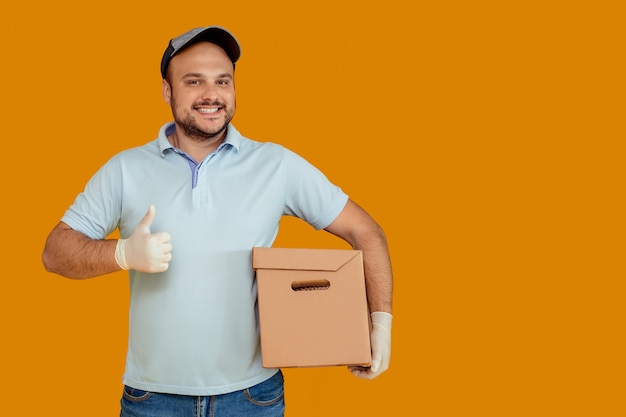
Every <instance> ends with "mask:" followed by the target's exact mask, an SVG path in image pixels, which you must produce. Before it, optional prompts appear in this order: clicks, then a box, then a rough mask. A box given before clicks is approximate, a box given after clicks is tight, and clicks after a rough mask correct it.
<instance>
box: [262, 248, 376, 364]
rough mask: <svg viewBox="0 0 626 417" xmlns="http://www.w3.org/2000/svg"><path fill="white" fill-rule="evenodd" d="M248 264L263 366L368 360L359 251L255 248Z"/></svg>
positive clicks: (366, 328) (368, 335)
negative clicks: (255, 291)
mask: <svg viewBox="0 0 626 417" xmlns="http://www.w3.org/2000/svg"><path fill="white" fill-rule="evenodd" d="M252 267H253V268H254V269H255V270H256V277H257V287H258V307H259V321H260V331H261V350H262V356H263V366H264V367H266V368H283V367H313V366H336V365H359V366H369V365H370V364H371V349H370V323H369V311H368V306H367V296H366V292H365V276H364V272H363V255H362V253H361V251H358V250H342V249H297V248H261V247H255V248H253V250H252Z"/></svg>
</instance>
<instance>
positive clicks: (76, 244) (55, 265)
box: [42, 222, 122, 279]
mask: <svg viewBox="0 0 626 417" xmlns="http://www.w3.org/2000/svg"><path fill="white" fill-rule="evenodd" d="M116 245H117V239H103V240H97V239H91V238H89V237H87V236H85V235H84V234H82V233H81V232H78V231H76V230H74V229H72V228H71V227H70V226H68V225H67V224H66V223H64V222H59V224H57V225H56V227H55V228H54V229H52V231H51V232H50V234H49V235H48V239H47V240H46V245H45V247H44V250H43V254H42V261H43V264H44V266H45V268H46V270H47V271H48V272H53V273H55V274H59V275H62V276H64V277H67V278H73V279H83V278H93V277H96V276H99V275H104V274H109V273H112V272H116V271H120V270H121V269H122V268H121V267H120V266H119V265H118V263H117V262H116V260H115V247H116Z"/></svg>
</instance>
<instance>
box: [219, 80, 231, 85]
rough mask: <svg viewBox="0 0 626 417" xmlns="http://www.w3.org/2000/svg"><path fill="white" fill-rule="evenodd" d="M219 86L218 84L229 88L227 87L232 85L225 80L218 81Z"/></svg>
mask: <svg viewBox="0 0 626 417" xmlns="http://www.w3.org/2000/svg"><path fill="white" fill-rule="evenodd" d="M217 84H218V85H222V86H227V85H230V80H226V79H224V80H218V81H217Z"/></svg>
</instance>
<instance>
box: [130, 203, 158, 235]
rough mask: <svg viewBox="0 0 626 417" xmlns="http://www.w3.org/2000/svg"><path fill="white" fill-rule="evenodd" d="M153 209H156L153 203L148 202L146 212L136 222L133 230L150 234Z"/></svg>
mask: <svg viewBox="0 0 626 417" xmlns="http://www.w3.org/2000/svg"><path fill="white" fill-rule="evenodd" d="M155 211H156V209H155V208H154V204H150V207H148V212H147V213H146V215H145V216H143V219H141V221H140V222H139V223H138V224H137V228H136V229H135V230H139V231H141V232H144V233H147V234H150V226H151V225H152V221H153V220H154V213H155Z"/></svg>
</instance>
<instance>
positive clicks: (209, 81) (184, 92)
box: [163, 42, 235, 141]
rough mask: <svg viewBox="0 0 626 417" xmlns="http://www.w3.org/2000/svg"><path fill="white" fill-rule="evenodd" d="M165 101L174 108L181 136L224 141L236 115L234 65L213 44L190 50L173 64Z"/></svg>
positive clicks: (168, 72) (197, 46) (199, 45)
mask: <svg viewBox="0 0 626 417" xmlns="http://www.w3.org/2000/svg"><path fill="white" fill-rule="evenodd" d="M163 98H164V99H165V101H166V102H167V103H168V104H169V105H170V106H171V108H172V114H173V116H174V121H175V122H176V128H177V129H176V131H177V134H178V135H181V134H182V135H184V136H185V137H186V138H189V139H191V140H194V141H207V140H208V141H215V140H219V141H221V140H223V138H224V136H225V134H226V128H227V127H228V124H229V123H230V121H231V120H232V118H233V116H234V114H235V84H234V65H233V63H232V62H231V61H230V58H228V55H226V53H225V52H224V50H223V49H222V48H220V47H219V46H217V45H215V44H213V43H209V42H199V43H197V44H194V45H192V46H189V47H187V48H185V49H184V50H182V51H181V52H179V53H178V54H176V55H175V56H174V57H173V58H172V60H171V61H170V63H169V66H168V69H167V79H166V80H163Z"/></svg>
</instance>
